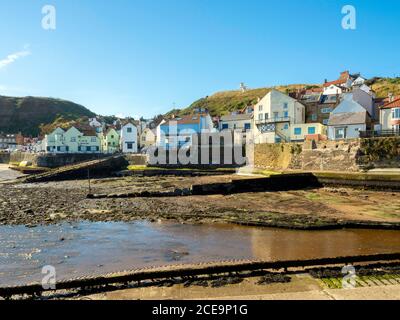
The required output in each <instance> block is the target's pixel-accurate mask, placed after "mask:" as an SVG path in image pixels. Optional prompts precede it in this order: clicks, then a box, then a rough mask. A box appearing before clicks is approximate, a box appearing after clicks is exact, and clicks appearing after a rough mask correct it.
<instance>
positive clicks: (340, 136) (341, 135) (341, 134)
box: [335, 128, 346, 139]
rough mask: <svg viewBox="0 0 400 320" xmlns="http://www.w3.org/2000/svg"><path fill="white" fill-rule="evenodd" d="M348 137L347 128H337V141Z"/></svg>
mask: <svg viewBox="0 0 400 320" xmlns="http://www.w3.org/2000/svg"><path fill="white" fill-rule="evenodd" d="M345 137H346V129H345V128H335V139H344V138H345Z"/></svg>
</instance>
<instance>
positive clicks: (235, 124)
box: [219, 113, 253, 131]
mask: <svg viewBox="0 0 400 320" xmlns="http://www.w3.org/2000/svg"><path fill="white" fill-rule="evenodd" d="M227 129H230V130H242V131H249V130H252V129H253V115H252V114H251V113H239V114H230V115H226V116H222V117H221V118H220V121H219V130H227Z"/></svg>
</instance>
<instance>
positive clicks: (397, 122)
mask: <svg viewBox="0 0 400 320" xmlns="http://www.w3.org/2000/svg"><path fill="white" fill-rule="evenodd" d="M380 114H381V115H380V123H381V127H382V130H393V131H396V132H400V98H398V99H396V98H395V97H393V96H391V97H390V99H389V102H388V103H386V104H385V105H384V106H382V107H381V109H380Z"/></svg>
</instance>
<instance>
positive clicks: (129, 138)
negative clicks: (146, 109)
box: [120, 122, 138, 153]
mask: <svg viewBox="0 0 400 320" xmlns="http://www.w3.org/2000/svg"><path fill="white" fill-rule="evenodd" d="M120 139H121V150H122V152H123V153H137V152H138V130H137V128H136V126H135V125H133V124H132V123H131V122H128V123H126V124H125V125H123V126H122V127H121V138H120Z"/></svg>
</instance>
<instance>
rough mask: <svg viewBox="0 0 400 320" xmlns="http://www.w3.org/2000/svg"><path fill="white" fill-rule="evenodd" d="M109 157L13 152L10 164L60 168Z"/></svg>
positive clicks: (98, 154)
mask: <svg viewBox="0 0 400 320" xmlns="http://www.w3.org/2000/svg"><path fill="white" fill-rule="evenodd" d="M105 157H109V155H104V154H100V153H97V154H84V153H77V154H74V153H71V154H69V153H68V154H35V153H27V152H13V153H12V154H11V156H10V160H9V162H11V163H19V162H21V161H28V162H30V163H32V165H33V166H37V167H44V168H59V167H63V166H67V165H71V164H75V163H79V162H85V161H91V160H96V159H103V158H105Z"/></svg>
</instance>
